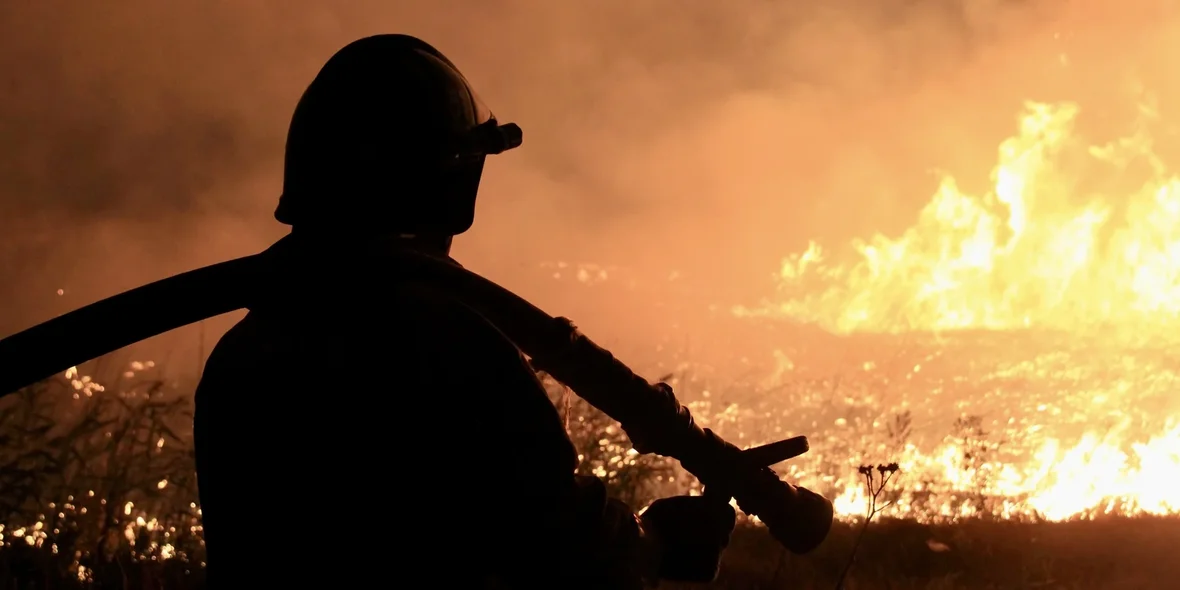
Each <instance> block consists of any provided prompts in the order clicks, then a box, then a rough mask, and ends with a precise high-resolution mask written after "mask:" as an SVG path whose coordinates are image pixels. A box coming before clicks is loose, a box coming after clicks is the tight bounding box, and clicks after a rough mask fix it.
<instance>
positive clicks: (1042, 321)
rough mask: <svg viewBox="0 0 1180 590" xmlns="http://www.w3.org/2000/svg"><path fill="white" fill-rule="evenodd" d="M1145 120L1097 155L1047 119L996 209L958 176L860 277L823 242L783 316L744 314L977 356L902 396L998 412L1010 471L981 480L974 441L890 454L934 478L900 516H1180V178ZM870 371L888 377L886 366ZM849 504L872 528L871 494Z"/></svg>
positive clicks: (784, 281)
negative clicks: (982, 505) (1176, 363)
mask: <svg viewBox="0 0 1180 590" xmlns="http://www.w3.org/2000/svg"><path fill="white" fill-rule="evenodd" d="M1140 111H1141V121H1140V125H1139V126H1138V131H1136V132H1135V133H1133V134H1132V135H1130V136H1129V137H1125V138H1122V139H1119V140H1117V141H1113V142H1110V143H1107V144H1105V145H1099V146H1087V145H1085V144H1084V143H1082V142H1081V140H1080V139H1079V138H1078V136H1077V134H1076V133H1075V132H1074V123H1075V121H1076V120H1077V117H1078V114H1079V108H1078V107H1077V106H1076V105H1073V104H1053V105H1051V104H1037V103H1029V104H1028V105H1027V107H1026V110H1025V112H1024V113H1023V115H1022V116H1021V118H1020V123H1019V132H1018V133H1017V134H1016V135H1015V136H1013V137H1011V138H1009V139H1007V140H1005V141H1004V142H1002V143H1001V144H1000V146H999V150H998V163H997V165H996V166H995V168H994V169H993V171H992V175H991V180H992V184H991V187H990V189H989V190H988V191H987V192H986V193H985V194H978V195H973V194H968V193H967V192H965V191H963V190H961V189H960V187H959V184H958V183H957V182H956V180H955V178H954V177H951V176H944V177H943V178H942V180H941V183H940V184H939V187H938V189H937V191H936V193H935V194H934V196H933V198H932V199H931V200H930V201H929V203H928V204H927V205H926V206H925V207H924V208H923V209H922V210H921V212H920V214H919V216H918V219H917V221H916V222H915V223H914V224H913V225H912V226H911V227H910V228H909V229H908V230H906V231H905V232H904V233H902V234H901V235H900V236H896V237H890V236H885V235H875V236H873V237H872V238H870V239H868V240H861V241H857V242H855V243H854V244H853V250H854V252H855V255H854V256H853V257H852V259H851V261H850V262H848V263H841V262H840V261H838V260H836V259H835V258H830V257H829V256H828V254H827V252H825V250H824V249H822V248H821V247H820V246H819V245H818V244H816V243H814V242H813V243H811V245H810V247H809V248H807V249H806V250H805V251H803V252H801V253H797V254H793V255H791V256H788V257H787V258H786V259H784V261H783V263H782V268H781V270H780V272H779V274H778V278H779V285H780V289H779V293H778V297H777V299H776V300H775V301H774V302H768V303H765V304H764V305H762V306H761V307H759V308H755V309H751V308H738V309H736V310H735V313H736V315H738V316H740V317H756V318H790V319H793V320H796V321H803V322H807V323H813V324H817V325H819V326H822V327H824V328H826V329H828V330H829V331H831V332H834V333H837V334H843V335H846V336H847V337H848V338H853V339H854V338H856V335H858V334H860V335H866V334H875V335H876V336H875V337H877V338H886V335H891V336H888V337H890V338H895V339H897V338H908V339H907V340H905V341H904V342H906V343H907V344H906V346H913V345H914V344H913V343H914V342H915V341H919V340H920V341H922V342H923V344H921V345H919V346H925V347H926V348H925V350H928V351H934V352H933V353H931V354H932V355H933V357H940V354H941V353H939V352H938V351H939V350H943V351H944V352H945V347H946V346H948V343H953V345H954V346H957V347H959V348H958V349H957V350H956V351H955V352H954V353H953V354H945V355H942V356H941V357H940V358H942V361H943V362H944V364H946V365H947V366H948V368H947V374H945V375H943V376H942V378H940V379H937V380H935V381H930V382H927V383H926V385H919V384H918V383H916V382H915V381H914V379H915V377H916V376H917V375H918V373H919V370H920V368H921V366H920V364H918V363H915V364H914V365H913V367H914V368H913V369H907V370H906V371H904V372H901V373H894V374H892V375H890V376H889V378H884V379H882V380H881V382H882V383H885V382H890V380H892V383H893V384H894V385H896V384H897V382H898V381H901V383H902V385H896V387H894V389H895V390H896V391H895V393H896V397H895V399H894V400H893V401H894V402H896V403H895V404H894V405H895V406H896V408H898V409H903V408H904V409H910V408H916V407H918V406H919V405H921V404H929V403H937V402H936V401H932V400H936V399H937V398H939V396H940V394H945V393H946V392H950V393H954V394H955V395H953V396H945V395H944V397H955V398H958V401H955V402H953V403H950V402H946V403H944V404H943V405H944V406H947V405H948V404H949V407H948V409H950V410H957V411H958V412H966V411H967V407H966V406H968V405H971V406H972V407H973V408H974V409H975V410H979V409H980V408H986V411H987V412H990V413H991V416H992V418H993V419H992V423H993V424H996V423H998V424H999V425H1001V426H1002V427H1003V428H1002V430H1003V431H1004V434H1005V435H1006V436H1007V437H1008V439H1009V447H1011V448H1010V450H1009V453H1008V455H1009V456H1007V457H1004V458H1001V455H1002V453H999V452H994V453H990V454H987V453H975V460H974V461H968V463H970V464H969V465H965V464H964V457H970V456H971V455H972V454H973V453H972V451H971V450H969V449H965V444H966V443H964V442H962V441H954V442H951V441H943V442H940V443H935V444H930V445H926V446H925V447H924V448H920V447H919V446H916V445H913V444H909V445H906V446H904V447H902V448H900V449H895V450H893V451H891V453H892V454H893V455H895V456H894V457H890V458H889V460H896V461H898V462H899V463H900V464H901V467H902V470H903V472H908V473H910V474H916V475H913V477H911V478H910V479H909V484H908V485H907V489H906V491H905V492H906V493H905V496H904V497H902V498H899V499H898V501H897V503H896V504H895V507H896V509H897V510H898V511H900V512H901V513H902V514H917V513H919V512H925V513H931V512H933V513H934V514H937V515H941V516H957V515H969V514H972V513H973V512H974V511H976V510H978V505H977V504H973V503H970V502H957V503H951V502H943V501H941V500H940V501H934V502H928V503H926V504H925V505H924V506H923V507H921V508H919V507H917V506H916V505H915V500H914V499H915V498H918V497H920V496H922V494H923V493H924V492H927V491H934V489H935V488H938V489H939V490H941V491H942V492H948V491H949V492H960V493H961V494H960V495H962V494H967V493H969V492H970V493H979V494H982V495H986V496H988V497H989V498H992V499H993V500H994V502H993V504H992V505H991V510H992V511H993V512H995V513H997V514H998V515H1000V516H1013V515H1017V514H1030V513H1036V514H1038V515H1039V516H1041V517H1044V518H1048V519H1050V520H1061V519H1066V518H1070V517H1077V516H1079V515H1081V516H1093V515H1096V514H1103V513H1115V512H1117V513H1132V514H1134V513H1149V514H1165V513H1175V512H1180V491H1178V490H1177V489H1176V488H1175V487H1174V486H1171V485H1169V483H1170V482H1171V481H1173V479H1174V477H1175V474H1177V473H1180V424H1178V421H1177V420H1176V419H1175V418H1180V413H1177V412H1178V411H1180V407H1178V406H1177V405H1176V404H1175V403H1172V402H1170V398H1171V397H1172V395H1171V393H1172V392H1174V391H1175V388H1176V385H1177V384H1180V381H1178V380H1177V379H1176V376H1175V375H1174V374H1173V373H1172V372H1171V370H1170V369H1169V365H1170V363H1169V362H1168V360H1167V356H1168V350H1169V348H1170V347H1171V345H1172V344H1173V343H1175V342H1176V339H1175V337H1174V335H1173V334H1171V332H1172V331H1173V328H1174V327H1175V326H1176V325H1177V324H1176V320H1177V319H1178V318H1180V177H1178V176H1177V175H1176V174H1172V173H1170V172H1169V171H1168V170H1167V167H1166V166H1165V164H1164V162H1163V160H1162V158H1161V157H1160V156H1158V155H1157V154H1156V152H1155V151H1154V149H1153V143H1152V137H1151V135H1150V134H1149V133H1148V132H1147V130H1148V128H1149V126H1150V124H1151V123H1152V122H1153V121H1154V120H1155V119H1156V113H1155V111H1154V110H1153V109H1152V108H1151V107H1150V106H1144V107H1142V108H1141V109H1140ZM1132 178H1133V179H1134V180H1133V181H1132V182H1131V183H1128V179H1132ZM1112 187H1113V188H1112ZM1112 191H1117V194H1118V197H1117V198H1112V197H1111V196H1109V193H1111V192H1112ZM1104 193H1107V194H1104ZM891 342H895V343H898V342H901V340H893V341H891ZM979 342H983V343H984V344H986V347H984V344H979ZM973 343H974V344H973ZM899 345H900V344H899ZM997 351H999V352H997ZM989 355H990V356H989ZM993 356H995V357H997V358H994V359H993V358H992V357H993ZM1000 357H1002V358H1000ZM926 358H932V357H931V356H927V357H926ZM956 359H958V360H956ZM863 360H864V371H866V372H867V371H871V370H873V369H872V365H873V362H872V361H874V360H875V359H868V358H866V359H863ZM918 362H919V363H920V359H919V361H918ZM956 363H957V364H956ZM981 364H983V365H988V367H987V369H986V370H981V369H979V366H980V365H981ZM955 366H957V367H958V370H959V371H960V372H959V373H958V374H957V375H956V374H954V371H955V368H954V367H955ZM989 384H990V385H989ZM997 414H999V415H1000V417H999V418H997V417H996V416H997ZM1005 414H1006V416H1007V419H1006V420H1005V419H1004V415H1005ZM873 451H874V452H876V451H879V449H874V450H873ZM983 455H987V456H988V457H989V458H988V459H986V460H984V459H981V458H980V457H981V456H983ZM801 475H802V476H804V477H807V475H808V474H806V473H802V474H801ZM983 476H986V477H983ZM815 478H818V475H814V474H813V479H815ZM968 480H970V481H968ZM840 481H843V480H840ZM943 495H944V496H945V495H946V494H943ZM951 495H953V494H951ZM837 505H838V509H839V510H840V511H841V512H842V513H845V514H860V513H863V510H864V506H865V497H864V490H861V489H860V487H859V486H858V485H856V481H855V480H854V479H851V478H849V483H847V484H846V485H845V486H844V487H843V491H842V492H841V493H840V496H839V500H838V502H837Z"/></svg>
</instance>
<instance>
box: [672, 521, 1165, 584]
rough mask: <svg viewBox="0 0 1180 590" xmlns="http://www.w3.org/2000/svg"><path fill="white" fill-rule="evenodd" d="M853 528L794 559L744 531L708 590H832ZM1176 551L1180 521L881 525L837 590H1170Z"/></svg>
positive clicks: (756, 531)
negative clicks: (842, 588)
mask: <svg viewBox="0 0 1180 590" xmlns="http://www.w3.org/2000/svg"><path fill="white" fill-rule="evenodd" d="M857 528H858V527H857V526H854V525H848V524H839V525H837V527H836V528H835V529H834V530H833V532H832V535H831V537H829V538H828V540H827V541H826V542H825V543H824V544H823V545H822V546H821V547H820V548H819V549H818V550H816V551H815V552H814V553H812V554H810V555H807V556H803V557H800V556H790V555H788V554H786V553H785V552H784V551H782V550H781V549H780V548H779V547H778V546H777V545H776V544H775V542H774V541H773V540H772V539H771V538H770V537H769V536H768V535H767V533H766V531H765V530H764V529H762V528H759V527H753V526H743V527H741V528H739V529H738V531H737V532H736V533H735V534H734V540H733V543H732V545H731V548H730V550H729V551H728V553H727V554H726V556H725V561H724V563H723V568H722V572H721V577H720V578H719V579H718V581H717V582H716V583H715V584H714V585H712V586H709V588H717V589H722V588H724V589H738V588H741V589H758V588H776V589H786V588H799V589H813V588H815V589H824V590H830V589H831V588H834V587H835V584H836V580H837V578H838V577H839V575H840V571H841V570H842V569H843V567H844V564H845V560H846V558H847V556H848V554H849V552H850V550H851V548H852V544H853V539H854V537H855V536H856V533H857ZM1178 543H1180V519H1174V518H1112V519H1107V520H1098V521H1079V522H1066V523H1032V522H1025V523H1020V522H1003V521H983V520H976V521H965V522H960V523H956V524H944V525H922V524H918V523H915V522H912V521H895V520H891V521H882V522H880V523H876V524H874V525H872V526H871V527H869V531H868V534H867V535H866V536H865V538H864V540H863V542H862V545H861V547H860V551H859V552H858V554H859V556H860V557H859V558H858V560H857V564H856V567H855V568H854V569H853V570H852V572H851V573H850V574H849V577H848V579H847V581H846V583H845V587H846V588H848V589H849V590H862V589H892V590H918V589H929V590H935V589H937V590H950V589H972V590H975V589H985V588H986V589H995V590H1000V589H1020V588H1042V589H1050V588H1053V589H1095V590H1097V589H1102V590H1107V589H1109V590H1131V589H1156V588H1158V589H1165V588H1175V587H1176V585H1175V584H1176V582H1175V581H1176V580H1178V579H1180V561H1177V560H1176V559H1174V558H1173V557H1172V556H1173V554H1174V553H1175V547H1176V546H1177V544H1178ZM776 572H777V575H776ZM692 587H693V586H684V587H683V588H692ZM669 588H677V587H676V586H669Z"/></svg>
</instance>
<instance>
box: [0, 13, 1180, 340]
mask: <svg viewBox="0 0 1180 590" xmlns="http://www.w3.org/2000/svg"><path fill="white" fill-rule="evenodd" d="M1172 5H1173V3H1171V2H1162V1H1152V0H1140V1H1136V0H1125V1H1123V2H1119V3H1109V2H1103V1H1099V0H1087V1H1072V2H1060V1H1058V2H1053V1H1049V0H1045V1H1042V2H1035V1H1027V2H1019V1H1015V0H941V1H940V0H885V1H879V2H872V3H866V2H858V1H855V0H837V1H832V2H806V1H804V0H731V1H729V2H697V3H685V2H677V1H674V0H645V1H643V2H633V1H629V0H593V1H591V0H570V1H567V2H538V1H531V0H530V1H526V0H506V1H502V2H495V3H493V2H486V1H481V0H431V1H430V2H417V3H410V2H400V3H392V2H376V1H364V2H361V1H356V2H347V3H346V2H339V3H324V2H311V1H308V0H282V1H278V0H275V1H269V2H262V1H258V2H249V3H243V2H234V1H231V0H218V1H212V0H205V1H192V0H190V1H188V2H168V3H163V2H157V1H154V0H123V1H121V2H117V3H110V2H103V3H97V2H90V3H78V2H70V1H68V0H53V1H51V0H41V1H39V2H19V3H18V2H7V3H3V4H0V83H2V84H3V86H2V88H3V90H2V92H0V333H5V334H6V333H10V332H13V331H15V330H18V329H22V328H25V327H28V326H30V325H33V324H35V323H37V322H39V321H43V320H45V319H48V318H49V317H51V316H53V315H56V314H58V313H61V312H64V311H67V310H69V309H72V308H75V307H78V306H81V305H84V304H86V303H89V302H92V301H94V300H97V299H99V298H102V297H105V296H109V295H112V294H114V293H117V292H119V291H122V290H124V289H127V288H131V287H134V286H136V285H138V284H141V283H143V282H146V281H149V280H153V279H156V278H161V277H163V276H167V275H169V274H173V273H176V272H179V271H182V270H186V269H189V268H193V267H196V266H199V265H203V264H208V263H212V262H216V261H218V260H222V259H225V258H228V257H232V256H239V255H244V254H249V253H252V252H254V251H257V250H259V249H261V248H262V247H265V246H266V245H267V244H268V243H270V242H271V241H273V240H274V239H275V238H277V237H278V236H280V235H282V233H283V232H284V228H283V227H282V226H280V225H278V224H277V223H276V222H274V220H273V219H272V218H271V212H272V211H273V207H274V204H275V200H276V197H277V195H278V193H279V191H280V185H281V183H280V180H281V155H282V147H283V139H284V135H285V132H286V124H287V121H288V117H289V116H290V113H291V110H292V109H293V107H294V105H295V102H296V100H297V99H298V97H299V95H300V93H301V92H302V89H303V88H304V86H305V85H306V84H307V82H309V81H310V80H311V78H312V77H313V76H314V75H315V73H316V71H317V70H318V68H319V67H320V66H321V65H322V64H323V62H324V61H325V60H326V59H327V58H328V57H329V56H330V55H331V54H332V53H333V52H334V51H335V50H336V49H338V48H339V47H341V46H342V45H344V44H345V43H347V42H349V41H351V40H353V39H355V38H358V37H361V36H365V35H369V34H374V33H380V32H405V33H411V34H415V35H417V36H420V37H422V38H424V39H426V40H428V41H429V42H431V43H433V44H434V45H436V46H437V47H439V48H440V49H441V50H443V51H444V52H445V53H446V54H447V55H448V56H449V57H451V58H452V59H453V60H454V61H455V62H456V63H457V64H458V65H459V67H460V68H461V69H462V70H463V71H464V73H465V74H467V76H468V78H469V79H471V80H472V82H473V83H474V84H475V86H476V87H477V89H478V91H479V92H480V93H481V95H483V98H484V99H485V100H486V101H487V102H488V103H489V104H490V105H491V106H492V108H493V110H494V111H495V112H496V113H497V115H498V116H499V117H500V119H501V120H505V121H515V122H517V123H519V124H520V125H521V126H522V127H523V128H524V130H525V144H524V147H523V148H522V149H520V150H517V151H515V152H510V153H508V154H505V155H502V156H497V157H495V158H494V159H493V160H492V161H491V162H490V165H489V168H488V171H487V173H486V175H485V184H484V188H483V189H482V192H481V197H480V199H481V200H480V211H479V215H478V217H477V222H476V227H475V228H474V229H473V230H472V231H471V232H469V234H467V235H465V236H462V237H461V238H460V239H459V240H458V242H457V248H456V255H457V257H458V258H460V259H461V260H462V261H464V262H465V263H466V264H468V265H469V266H471V267H473V268H475V269H476V270H479V271H481V272H484V273H485V274H487V275H489V276H491V277H492V278H495V279H497V280H499V281H501V282H502V283H504V284H506V285H507V286H510V287H512V288H514V289H516V290H518V291H519V292H521V293H522V294H524V295H526V296H529V297H532V298H535V299H536V300H537V301H538V302H539V303H541V304H542V305H545V306H547V307H549V308H550V309H552V310H553V311H555V312H562V313H568V314H571V315H575V314H581V316H580V317H582V318H588V319H587V320H585V322H584V323H586V322H588V323H590V324H591V325H593V326H594V327H595V328H599V329H602V330H607V331H609V332H610V334H611V337H612V338H615V339H622V340H627V339H633V338H637V334H636V332H637V331H639V330H648V329H650V330H658V329H660V327H659V326H658V325H656V324H657V323H658V322H655V320H652V319H651V316H650V314H649V313H648V312H649V311H650V304H651V302H652V301H656V300H659V301H660V302H662V301H663V300H664V299H666V298H668V297H671V296H672V295H670V294H669V293H671V292H670V291H668V287H666V283H667V281H666V280H665V279H666V277H667V276H668V275H669V273H671V272H673V271H675V272H677V273H678V276H679V277H680V278H679V279H678V280H679V283H677V287H676V289H677V291H676V293H677V295H676V297H678V298H679V299H678V300H679V301H680V302H681V303H680V305H681V306H682V308H683V309H701V310H703V309H705V306H706V305H708V304H709V303H716V304H721V305H728V304H730V303H733V302H737V301H741V300H748V299H750V298H756V297H760V296H762V295H764V294H766V292H767V289H769V285H770V283H769V275H770V274H771V273H773V272H774V270H775V269H776V266H777V263H778V260H779V258H780V257H781V256H782V254H784V253H786V252H788V251H790V250H794V249H798V248H800V247H801V246H803V245H805V244H806V241H807V240H808V239H810V238H813V237H827V238H830V239H833V240H845V239H847V238H849V237H852V236H856V235H863V234H865V233H868V232H871V231H889V230H891V229H897V228H900V227H903V226H904V225H905V224H906V223H908V221H909V220H910V219H912V217H913V214H914V212H915V211H916V209H917V208H918V207H920V206H921V204H922V203H923V202H924V201H925V200H926V199H927V197H928V196H929V195H930V194H931V192H932V189H933V187H934V184H935V178H934V177H933V176H932V175H931V174H930V173H929V172H930V170H931V169H932V168H935V167H937V168H940V169H949V170H953V171H955V172H956V174H957V175H959V176H961V177H963V178H966V179H968V180H969V181H971V180H972V179H974V182H984V181H985V180H986V174H987V172H988V169H989V168H990V166H991V164H992V162H993V161H994V155H995V146H996V143H997V142H998V141H999V140H1000V139H1001V138H1002V137H1003V136H1004V135H1007V134H1009V133H1010V132H1011V130H1012V128H1013V126H1014V123H1015V119H1014V117H1015V114H1016V112H1017V111H1018V109H1019V108H1020V105H1021V103H1022V101H1024V100H1026V99H1030V98H1032V99H1040V100H1056V99H1076V100H1079V101H1081V102H1082V103H1083V104H1087V102H1086V101H1087V100H1089V101H1090V102H1092V103H1094V104H1098V105H1100V106H1098V107H1091V108H1097V109H1099V110H1100V111H1101V112H1109V111H1107V110H1104V109H1108V107H1107V106H1105V105H1124V107H1123V108H1126V106H1125V105H1128V104H1131V102H1133V101H1130V100H1129V96H1130V93H1131V90H1130V89H1131V88H1132V86H1133V84H1132V83H1133V82H1138V83H1143V82H1146V83H1148V84H1149V85H1151V86H1152V88H1151V90H1153V91H1154V92H1156V93H1157V94H1158V95H1160V96H1164V97H1166V96H1168V95H1169V94H1170V95H1175V83H1174V82H1172V81H1171V80H1170V78H1169V76H1170V64H1169V63H1168V60H1167V58H1166V56H1167V55H1175V51H1176V50H1177V49H1178V47H1177V20H1176V18H1175V13H1176V10H1175V9H1174V8H1173V7H1172ZM1064 54H1068V56H1069V61H1068V62H1067V61H1064V60H1063V58H1062V55H1064ZM1070 64H1072V65H1070ZM1109 108H1111V109H1113V108H1116V107H1109ZM559 260H564V261H570V262H595V263H598V264H603V265H610V266H615V267H621V268H623V269H626V270H625V271H619V272H623V273H625V276H630V277H638V278H637V279H636V286H634V287H633V288H632V290H627V289H619V290H616V291H611V292H610V293H611V296H610V297H609V298H604V297H587V296H583V295H584V294H585V290H579V289H572V290H571V289H570V287H568V286H562V284H561V283H559V282H557V281H554V280H553V279H552V278H551V277H550V273H549V271H543V270H541V269H540V267H539V265H540V263H542V262H555V261H559ZM58 289H62V290H63V294H62V295H57V291H58ZM684 313H685V314H686V315H685V316H684V317H680V318H679V319H678V320H677V321H678V322H681V323H682V324H684V325H694V324H693V319H692V318H691V317H689V316H692V315H693V312H688V311H686V312H684ZM701 315H702V317H703V315H704V313H703V311H702V312H701ZM223 328H224V322H221V323H215V324H213V325H212V327H211V328H210V332H211V337H215V336H216V333H217V332H218V331H220V330H221V329H223ZM193 334H194V332H192V331H191V330H190V331H187V332H184V333H183V334H182V335H181V336H176V337H174V338H173V340H171V341H169V342H170V344H169V346H180V345H184V346H189V347H191V346H192V344H193V339H194V338H196V337H195V336H194V335H193ZM177 339H179V340H177ZM635 342H640V340H635ZM185 343H187V344H185Z"/></svg>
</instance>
